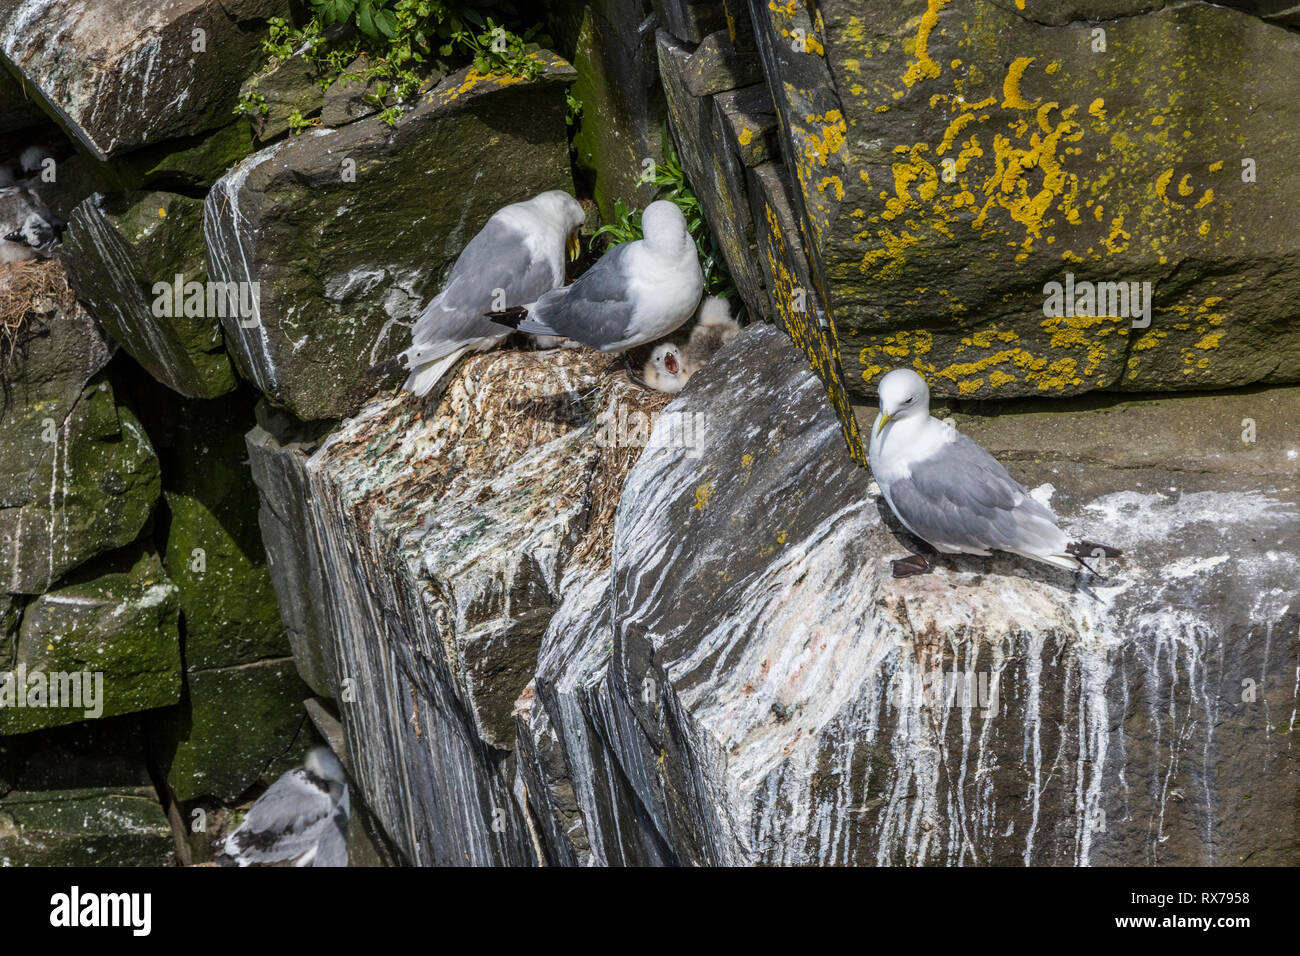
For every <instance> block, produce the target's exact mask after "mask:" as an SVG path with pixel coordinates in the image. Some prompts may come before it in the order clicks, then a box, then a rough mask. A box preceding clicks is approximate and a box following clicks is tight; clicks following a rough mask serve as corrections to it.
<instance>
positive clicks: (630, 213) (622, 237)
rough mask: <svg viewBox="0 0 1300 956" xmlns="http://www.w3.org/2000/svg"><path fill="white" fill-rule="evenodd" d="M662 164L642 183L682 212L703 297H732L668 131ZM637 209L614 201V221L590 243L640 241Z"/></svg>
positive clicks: (715, 242)
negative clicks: (701, 278) (603, 239)
mask: <svg viewBox="0 0 1300 956" xmlns="http://www.w3.org/2000/svg"><path fill="white" fill-rule="evenodd" d="M662 143H663V155H664V158H663V161H662V162H658V163H655V164H654V166H653V167H652V168H651V170H650V171H649V173H648V174H647V175H645V176H643V177H642V180H641V181H642V182H644V183H646V184H648V185H651V186H654V187H655V197H654V198H655V199H667V200H668V201H669V202H672V203H674V204H675V205H676V206H677V208H678V209H680V210H681V211H682V215H683V216H684V217H685V218H686V229H687V231H688V232H689V233H690V234H691V238H692V239H694V240H695V248H696V251H697V252H698V253H699V257H700V269H701V271H703V273H704V293H705V295H716V296H720V297H722V298H724V299H728V300H734V299H735V298H736V284H735V282H734V280H732V278H731V273H730V272H728V271H727V264H726V261H725V260H724V259H723V257H722V247H721V246H719V245H718V240H717V239H715V238H714V237H713V232H712V231H711V230H710V229H709V223H708V220H707V219H705V218H704V207H703V206H702V205H701V204H700V199H699V197H698V196H697V195H696V194H695V190H693V189H692V188H691V184H690V183H689V182H687V181H686V172H685V170H683V169H682V163H681V158H680V157H679V156H678V155H677V151H676V150H675V149H673V146H672V143H671V142H670V140H669V138H668V130H667V128H665V129H664V132H663V139H662ZM641 212H642V210H640V209H631V208H629V207H628V206H627V205H626V204H625V203H624V202H623V201H622V200H620V199H616V200H614V221H613V222H611V223H607V224H605V225H603V226H601V227H600V228H599V229H597V230H596V231H595V233H593V234H592V237H591V238H592V242H595V240H596V238H597V237H598V236H608V237H609V239H608V244H609V245H617V244H618V243H620V242H630V241H632V240H634V239H640V238H641V236H642V232H641Z"/></svg>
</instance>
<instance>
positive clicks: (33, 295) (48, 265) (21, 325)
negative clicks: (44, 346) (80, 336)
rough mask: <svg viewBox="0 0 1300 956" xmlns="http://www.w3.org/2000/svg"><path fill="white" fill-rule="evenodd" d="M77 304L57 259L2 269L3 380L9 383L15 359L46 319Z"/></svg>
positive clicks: (0, 375)
mask: <svg viewBox="0 0 1300 956" xmlns="http://www.w3.org/2000/svg"><path fill="white" fill-rule="evenodd" d="M76 301H77V296H76V294H75V293H74V292H73V291H72V289H71V287H70V286H69V285H68V276H67V273H65V272H64V271H63V266H62V265H60V264H59V262H58V261H57V260H54V259H25V260H23V261H21V262H9V263H5V264H4V265H0V379H3V380H4V381H6V382H7V381H9V372H10V369H11V367H12V365H13V361H14V356H15V355H16V354H17V353H18V351H19V349H20V348H21V347H22V345H23V343H24V342H26V341H27V339H28V338H30V336H31V335H32V334H34V333H35V332H36V331H38V329H37V328H36V326H37V324H38V323H39V322H40V320H41V319H43V318H44V317H45V316H47V315H49V314H50V313H52V312H55V311H57V310H62V311H65V312H66V311H69V310H70V309H72V307H73V305H74V304H75V303H76Z"/></svg>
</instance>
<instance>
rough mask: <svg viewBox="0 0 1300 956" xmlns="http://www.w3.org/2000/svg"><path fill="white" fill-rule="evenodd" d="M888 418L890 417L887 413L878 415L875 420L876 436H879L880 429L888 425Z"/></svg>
mask: <svg viewBox="0 0 1300 956" xmlns="http://www.w3.org/2000/svg"><path fill="white" fill-rule="evenodd" d="M890 417H891V416H890V414H889V412H881V413H880V417H879V418H877V419H876V434H877V435H879V434H880V432H881V429H883V428H884V427H885V425H886V424H888V422H889V419H890Z"/></svg>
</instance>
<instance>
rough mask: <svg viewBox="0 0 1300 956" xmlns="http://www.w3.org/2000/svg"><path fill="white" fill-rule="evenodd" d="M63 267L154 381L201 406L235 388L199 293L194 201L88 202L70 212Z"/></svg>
mask: <svg viewBox="0 0 1300 956" xmlns="http://www.w3.org/2000/svg"><path fill="white" fill-rule="evenodd" d="M64 261H65V263H66V264H67V269H68V278H69V281H70V282H71V283H72V285H73V287H74V288H75V289H76V290H77V293H78V295H79V296H80V297H81V300H82V301H83V302H85V303H86V304H87V305H89V306H90V308H91V309H92V310H93V311H94V313H95V315H96V316H97V317H98V318H99V320H100V322H102V323H103V325H104V328H105V329H106V330H107V331H108V333H109V334H110V335H112V336H113V338H114V339H116V340H117V341H118V342H119V343H121V345H122V347H123V348H124V349H126V351H127V352H129V353H130V354H131V357H132V358H134V359H135V360H136V361H137V362H139V363H140V364H141V365H142V366H143V367H144V368H145V369H146V370H147V371H148V372H149V373H150V374H151V375H153V377H154V378H156V379H158V381H160V382H162V383H163V384H164V385H167V386H168V387H170V388H172V389H174V390H175V391H178V392H180V393H181V394H182V395H188V396H192V397H202V398H212V397H214V396H217V395H222V394H224V393H226V392H228V391H230V390H231V389H232V388H234V387H235V381H236V380H235V373H234V369H233V368H232V367H231V364H230V359H229V358H228V357H227V355H226V351H225V348H224V345H223V342H222V334H221V324H220V321H219V318H218V317H217V315H215V314H213V312H211V311H209V303H208V297H207V296H206V289H205V287H204V285H203V284H204V283H206V282H207V278H208V274H207V266H206V264H205V261H204V243H203V203H202V201H200V200H197V199H190V198H188V197H186V196H181V195H177V194H175V193H167V192H148V193H126V194H115V195H112V196H99V195H95V196H91V197H89V198H88V199H86V200H85V201H83V202H82V203H81V204H80V205H79V206H77V208H76V209H75V210H74V211H73V214H72V219H71V221H70V223H69V226H68V233H67V237H66V239H65V242H64ZM177 276H180V277H181V279H180V288H179V290H177V289H176V284H177ZM195 290H198V292H197V297H195ZM222 304H223V305H224V301H223V303H222Z"/></svg>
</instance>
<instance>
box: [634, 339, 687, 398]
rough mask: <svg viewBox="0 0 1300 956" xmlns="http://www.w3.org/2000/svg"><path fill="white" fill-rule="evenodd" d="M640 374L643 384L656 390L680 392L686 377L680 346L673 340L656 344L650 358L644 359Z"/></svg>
mask: <svg viewBox="0 0 1300 956" xmlns="http://www.w3.org/2000/svg"><path fill="white" fill-rule="evenodd" d="M641 375H642V381H643V382H644V383H645V385H646V386H647V387H648V388H653V389H654V390H655V391H657V392H671V393H676V392H680V391H681V390H682V387H683V386H684V385H685V384H686V379H687V375H686V372H685V371H684V370H683V368H682V351H681V348H680V347H679V346H678V345H677V344H676V343H674V342H661V343H659V344H658V345H656V346H655V347H654V351H653V352H651V353H650V358H648V359H646V363H645V366H644V368H642V370H641Z"/></svg>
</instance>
